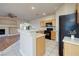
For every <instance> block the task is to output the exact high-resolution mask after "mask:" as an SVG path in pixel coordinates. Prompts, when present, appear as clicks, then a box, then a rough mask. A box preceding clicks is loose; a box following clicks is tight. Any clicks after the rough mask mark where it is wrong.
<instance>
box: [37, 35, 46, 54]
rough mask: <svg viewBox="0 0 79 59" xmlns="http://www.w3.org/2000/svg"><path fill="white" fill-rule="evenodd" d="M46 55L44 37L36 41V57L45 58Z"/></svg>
mask: <svg viewBox="0 0 79 59" xmlns="http://www.w3.org/2000/svg"><path fill="white" fill-rule="evenodd" d="M44 54H45V37H44V36H42V37H40V38H37V40H36V55H37V56H43V55H44Z"/></svg>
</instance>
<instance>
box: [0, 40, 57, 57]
mask: <svg viewBox="0 0 79 59" xmlns="http://www.w3.org/2000/svg"><path fill="white" fill-rule="evenodd" d="M45 41H46V51H45V55H44V56H58V44H57V42H56V41H53V40H48V39H46V40H45ZM0 56H21V54H20V52H19V41H17V42H16V43H14V44H13V45H12V46H10V47H8V48H7V49H5V50H4V51H2V52H0Z"/></svg>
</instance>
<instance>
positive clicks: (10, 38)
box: [0, 34, 20, 51]
mask: <svg viewBox="0 0 79 59" xmlns="http://www.w3.org/2000/svg"><path fill="white" fill-rule="evenodd" d="M19 36H20V35H19V34H9V35H0V51H3V50H5V49H6V48H8V47H9V46H11V45H12V44H13V43H15V42H16V41H18V40H19Z"/></svg>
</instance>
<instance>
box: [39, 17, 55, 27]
mask: <svg viewBox="0 0 79 59" xmlns="http://www.w3.org/2000/svg"><path fill="white" fill-rule="evenodd" d="M46 23H52V25H53V26H56V20H55V19H44V18H43V19H41V20H40V26H41V27H46Z"/></svg>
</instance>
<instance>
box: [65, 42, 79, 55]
mask: <svg viewBox="0 0 79 59" xmlns="http://www.w3.org/2000/svg"><path fill="white" fill-rule="evenodd" d="M64 56H79V45H75V44H71V43H64Z"/></svg>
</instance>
